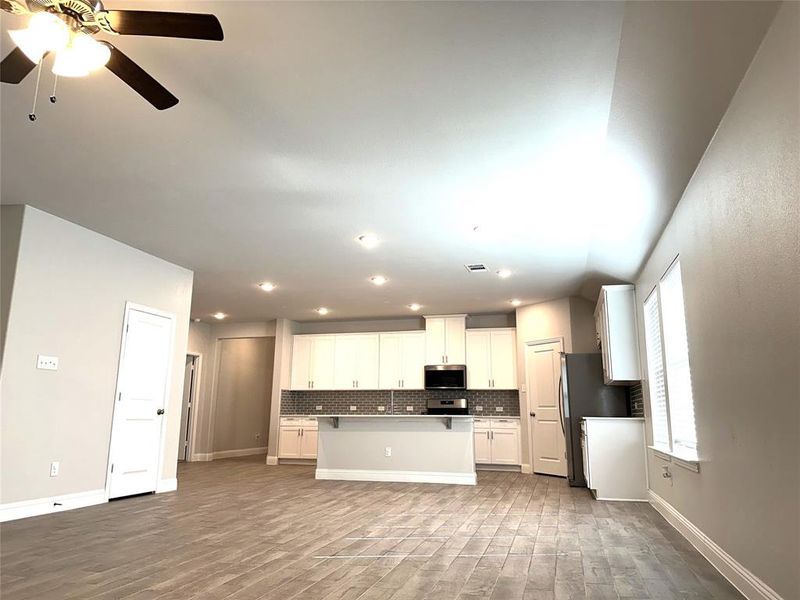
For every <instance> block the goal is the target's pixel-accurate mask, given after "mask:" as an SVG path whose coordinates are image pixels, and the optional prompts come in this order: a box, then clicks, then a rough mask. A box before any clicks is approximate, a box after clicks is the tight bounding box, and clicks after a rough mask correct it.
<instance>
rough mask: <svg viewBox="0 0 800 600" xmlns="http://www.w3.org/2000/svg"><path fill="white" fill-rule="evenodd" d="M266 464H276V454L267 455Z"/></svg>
mask: <svg viewBox="0 0 800 600" xmlns="http://www.w3.org/2000/svg"><path fill="white" fill-rule="evenodd" d="M267 464H268V465H277V464H278V457H277V456H267Z"/></svg>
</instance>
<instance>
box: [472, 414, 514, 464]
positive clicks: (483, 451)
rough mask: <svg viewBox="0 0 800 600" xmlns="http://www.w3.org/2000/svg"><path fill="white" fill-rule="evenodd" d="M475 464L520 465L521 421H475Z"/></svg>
mask: <svg viewBox="0 0 800 600" xmlns="http://www.w3.org/2000/svg"><path fill="white" fill-rule="evenodd" d="M475 462H476V463H478V464H486V465H519V464H521V463H522V455H521V448H520V439H519V419H475Z"/></svg>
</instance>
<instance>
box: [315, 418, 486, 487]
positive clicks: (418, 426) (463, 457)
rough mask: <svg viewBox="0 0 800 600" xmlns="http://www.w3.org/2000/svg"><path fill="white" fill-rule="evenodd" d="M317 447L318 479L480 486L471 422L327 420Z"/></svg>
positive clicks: (469, 419)
mask: <svg viewBox="0 0 800 600" xmlns="http://www.w3.org/2000/svg"><path fill="white" fill-rule="evenodd" d="M318 443H319V445H318V448H317V473H316V477H317V479H342V480H349V481H401V482H403V481H411V482H423V483H453V484H461V485H475V483H476V476H475V447H474V444H475V439H474V428H473V420H472V418H459V417H453V418H452V429H447V427H446V426H445V422H444V420H443V419H439V418H430V417H427V418H426V417H421V418H417V419H415V418H392V417H391V416H382V417H375V418H364V417H360V418H348V417H346V416H343V417H340V418H339V423H338V428H336V427H334V425H333V421H332V419H329V418H324V417H323V418H320V419H319V440H318ZM387 448H390V452H389V453H390V454H391V455H390V456H386V454H387V450H386V449H387Z"/></svg>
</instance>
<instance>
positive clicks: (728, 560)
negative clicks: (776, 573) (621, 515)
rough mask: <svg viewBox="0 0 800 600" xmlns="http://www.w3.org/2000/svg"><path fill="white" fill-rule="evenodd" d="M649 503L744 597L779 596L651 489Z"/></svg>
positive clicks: (769, 598) (776, 598) (753, 599)
mask: <svg viewBox="0 0 800 600" xmlns="http://www.w3.org/2000/svg"><path fill="white" fill-rule="evenodd" d="M648 493H649V497H650V504H651V505H652V506H653V508H655V509H656V510H657V511H658V512H659V513H661V516H663V517H664V518H665V519H666V520H667V522H668V523H669V524H670V525H672V526H673V527H674V528H675V529H677V530H678V532H680V534H681V535H683V537H685V538H686V539H687V540H689V543H691V544H692V546H694V547H695V548H696V549H697V551H698V552H700V554H702V555H703V556H705V557H706V559H707V560H708V562H710V563H711V564H712V565H714V567H715V568H716V569H717V571H719V572H720V573H721V574H722V576H723V577H725V579H727V580H728V581H730V582H731V584H732V585H733V586H734V587H735V588H736V589H737V590H739V591H740V592H741V593H742V594H743V595H744V597H745V598H747V599H748V600H782V598H781V597H780V596H779V595H778V593H777V592H776V591H775V590H773V589H772V588H771V587H769V586H768V585H767V584H766V583H764V582H763V581H761V579H759V578H758V577H756V575H754V574H753V573H752V572H751V571H750V570H748V569H747V568H746V567H745V566H744V565H742V564H741V563H740V562H739V561H737V560H736V559H735V558H733V557H732V556H731V555H730V554H728V553H727V552H725V550H723V549H722V548H721V547H720V546H718V545H717V544H716V542H714V540H712V539H711V538H710V537H708V536H707V535H706V534H705V533H703V532H702V531H701V530H700V529H699V528H698V527H697V526H696V525H695V524H694V523H692V522H691V521H689V519H687V518H686V517H684V516H683V515H682V514H681V513H679V512H678V511H677V510H676V509H675V507H673V506H672V505H671V504H669V503H668V502H667V501H666V500H664V499H663V498H662V497H661V496H659V495H658V494H656V493H655V492H654V491H653V490H649V492H648Z"/></svg>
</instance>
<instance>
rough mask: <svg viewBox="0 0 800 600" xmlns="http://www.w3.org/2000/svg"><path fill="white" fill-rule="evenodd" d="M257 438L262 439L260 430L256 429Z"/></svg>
mask: <svg viewBox="0 0 800 600" xmlns="http://www.w3.org/2000/svg"><path fill="white" fill-rule="evenodd" d="M256 439H257V440H260V439H261V432H259V431H256Z"/></svg>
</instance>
